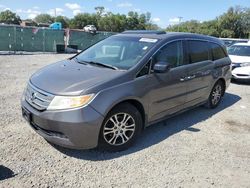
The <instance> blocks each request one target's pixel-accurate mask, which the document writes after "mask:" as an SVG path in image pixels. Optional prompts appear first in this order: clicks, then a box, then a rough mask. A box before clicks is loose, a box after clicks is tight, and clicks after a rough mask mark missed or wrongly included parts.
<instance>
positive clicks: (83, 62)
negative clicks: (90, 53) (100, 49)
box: [73, 57, 87, 65]
mask: <svg viewBox="0 0 250 188" xmlns="http://www.w3.org/2000/svg"><path fill="white" fill-rule="evenodd" d="M73 60H75V61H76V62H77V63H80V64H84V65H87V63H86V62H85V61H80V60H79V59H78V58H77V57H75V58H74V59H73Z"/></svg>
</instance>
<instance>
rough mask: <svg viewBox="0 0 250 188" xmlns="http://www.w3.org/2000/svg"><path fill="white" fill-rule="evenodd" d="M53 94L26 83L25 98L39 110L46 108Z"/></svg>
mask: <svg viewBox="0 0 250 188" xmlns="http://www.w3.org/2000/svg"><path fill="white" fill-rule="evenodd" d="M53 98H54V96H53V95H52V94H49V93H46V92H44V91H41V90H40V89H38V88H36V87H34V86H33V85H31V83H29V84H28V86H27V88H26V92H25V100H26V101H27V102H28V103H29V104H30V105H31V106H32V107H34V108H35V109H37V110H39V111H43V110H46V109H47V107H48V106H49V104H50V102H51V101H52V99H53Z"/></svg>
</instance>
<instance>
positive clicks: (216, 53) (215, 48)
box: [210, 43, 226, 60]
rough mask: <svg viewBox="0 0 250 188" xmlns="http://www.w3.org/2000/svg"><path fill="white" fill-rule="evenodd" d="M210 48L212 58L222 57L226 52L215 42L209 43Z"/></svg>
mask: <svg viewBox="0 0 250 188" xmlns="http://www.w3.org/2000/svg"><path fill="white" fill-rule="evenodd" d="M210 45H211V49H212V55H213V60H217V59H222V58H224V57H226V54H225V52H224V50H223V49H222V47H221V46H219V45H218V44H215V43H210Z"/></svg>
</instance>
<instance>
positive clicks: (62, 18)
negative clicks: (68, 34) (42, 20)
mask: <svg viewBox="0 0 250 188" xmlns="http://www.w3.org/2000/svg"><path fill="white" fill-rule="evenodd" d="M55 22H61V24H62V28H68V27H69V19H68V18H67V17H65V16H57V17H56V18H55Z"/></svg>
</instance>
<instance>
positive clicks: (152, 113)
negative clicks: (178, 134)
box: [149, 41, 187, 121]
mask: <svg viewBox="0 0 250 188" xmlns="http://www.w3.org/2000/svg"><path fill="white" fill-rule="evenodd" d="M157 62H167V63H168V64H170V65H171V67H170V69H169V70H168V71H167V72H165V73H154V72H153V73H152V74H151V80H150V83H149V84H150V85H153V86H154V87H153V88H152V90H151V91H150V95H149V96H150V101H149V121H154V120H157V119H159V118H162V117H164V116H166V115H169V114H172V113H174V112H176V111H179V110H180V109H182V106H183V105H184V103H185V102H186V92H187V86H186V83H185V82H183V78H184V77H186V76H187V75H186V74H187V68H186V66H185V63H184V53H183V44H182V41H174V42H171V43H168V44H166V45H165V46H164V47H162V48H161V49H160V50H159V51H158V52H157V53H156V54H155V55H154V56H153V58H152V67H153V65H154V64H155V63H157ZM152 69H153V68H152Z"/></svg>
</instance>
